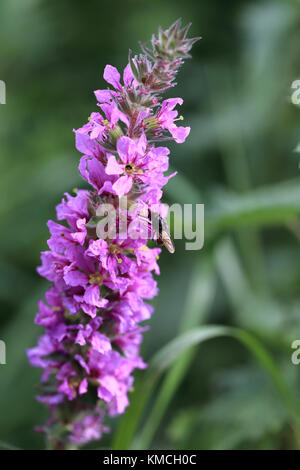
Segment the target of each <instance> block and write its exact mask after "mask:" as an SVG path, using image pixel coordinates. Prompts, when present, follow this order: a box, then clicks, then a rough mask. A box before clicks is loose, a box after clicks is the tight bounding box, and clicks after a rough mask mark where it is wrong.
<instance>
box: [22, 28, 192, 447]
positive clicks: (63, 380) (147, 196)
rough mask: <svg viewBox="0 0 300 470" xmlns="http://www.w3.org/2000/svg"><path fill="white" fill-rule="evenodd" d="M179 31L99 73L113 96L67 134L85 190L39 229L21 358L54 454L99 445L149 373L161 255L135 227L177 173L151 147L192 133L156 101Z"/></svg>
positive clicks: (183, 46)
mask: <svg viewBox="0 0 300 470" xmlns="http://www.w3.org/2000/svg"><path fill="white" fill-rule="evenodd" d="M188 28H189V25H188V26H187V27H185V28H183V29H181V25H180V21H176V22H175V23H174V24H173V25H172V26H171V27H170V28H169V29H167V30H166V31H163V30H161V29H160V30H159V35H158V38H156V37H155V36H153V38H152V49H149V48H146V47H145V46H142V50H143V54H141V55H138V56H134V57H132V55H131V54H130V55H129V63H128V64H127V66H126V67H125V69H124V72H123V77H122V78H121V75H120V73H119V72H118V70H117V69H116V68H115V67H114V66H112V65H107V66H106V67H105V70H104V79H105V80H106V82H107V83H108V84H109V85H110V86H111V87H112V89H104V90H97V91H95V96H96V99H97V101H98V103H97V104H98V111H97V112H93V113H92V114H91V116H90V118H89V121H88V122H87V123H86V124H84V125H83V126H82V127H81V128H80V129H77V130H75V131H74V132H75V144H76V148H77V150H78V151H79V152H80V153H81V154H82V156H81V160H80V163H79V172H80V174H81V176H82V178H83V179H84V180H85V181H86V182H87V183H88V184H89V185H90V189H89V190H79V191H75V196H71V195H69V194H65V198H63V200H62V202H61V203H60V204H59V205H58V206H57V220H58V221H63V223H62V224H60V223H57V222H54V221H49V222H48V227H49V231H50V238H49V240H48V246H49V251H45V252H43V253H42V254H41V266H40V267H39V268H38V273H39V274H40V275H41V276H43V277H44V278H46V279H47V280H49V281H50V282H51V283H52V286H51V287H50V289H49V290H48V292H46V294H45V300H46V301H45V302H44V301H40V302H39V311H38V313H37V315H36V318H35V323H36V324H37V325H40V326H41V327H43V328H44V333H43V335H42V336H41V337H40V338H39V340H38V344H37V346H35V347H33V348H31V349H29V350H28V351H27V354H28V359H29V361H30V364H31V365H32V366H35V367H40V368H42V369H43V374H42V378H41V383H40V387H39V393H38V396H37V397H36V398H37V400H38V401H40V402H42V403H44V404H45V405H46V406H47V408H48V409H49V413H50V418H49V420H48V421H47V423H46V424H45V426H43V427H40V426H39V427H38V428H37V429H38V430H39V431H41V430H42V431H43V432H45V433H46V434H47V437H48V440H49V446H50V447H51V448H52V449H68V448H74V446H81V445H84V444H86V443H88V442H90V441H92V440H99V439H100V438H101V435H102V434H103V433H107V432H108V431H109V429H108V428H107V427H106V426H105V425H104V424H103V423H104V420H105V418H106V416H107V415H109V416H115V415H118V414H121V413H123V412H124V410H125V409H126V407H127V406H128V404H129V399H128V393H129V391H130V390H131V388H132V385H133V376H132V373H133V371H134V370H135V369H144V368H145V367H146V364H145V363H144V362H143V360H142V358H141V357H140V355H139V349H140V344H141V342H142V333H143V332H144V331H145V329H146V328H145V327H142V326H140V322H142V321H144V320H147V319H149V318H150V316H151V314H152V312H153V308H152V307H151V306H150V305H149V304H148V303H147V301H148V300H151V299H153V297H154V296H155V295H157V292H158V289H157V285H156V281H155V280H154V278H153V274H156V275H158V274H159V267H158V264H157V259H158V257H159V254H160V251H161V250H160V249H159V248H149V247H147V238H148V232H149V227H148V225H146V227H145V226H144V227H142V226H141V217H140V214H139V211H141V212H142V213H144V214H146V219H147V217H148V214H149V213H151V211H154V209H153V208H154V207H155V208H156V209H155V212H156V213H157V214H159V215H161V216H163V217H164V216H165V214H166V206H165V205H164V204H162V203H161V202H160V199H161V197H162V188H163V186H164V185H165V184H166V183H167V182H168V180H169V178H171V177H172V176H174V175H175V174H176V173H173V174H172V175H165V172H166V171H167V170H168V167H169V153H170V152H169V149H168V148H166V147H162V146H155V143H156V142H164V141H166V140H172V139H173V140H174V141H175V142H178V143H182V142H184V141H185V139H186V137H187V136H188V134H189V132H190V128H189V127H182V126H178V125H177V124H176V123H177V121H179V120H182V117H181V116H180V117H178V112H177V111H176V109H175V107H176V106H177V105H180V106H181V105H182V103H183V100H182V99H181V98H170V99H167V100H164V101H162V99H161V93H162V92H163V91H165V90H167V89H168V88H170V87H172V86H174V85H175V82H174V80H175V77H176V74H177V72H178V69H179V67H180V66H181V65H182V64H183V61H184V59H185V58H187V57H189V51H190V49H191V47H192V45H193V43H194V42H195V41H196V40H197V38H195V39H188V38H187V37H186V35H187V31H188ZM123 196H126V198H127V199H126V200H127V201H128V203H127V204H128V205H127V206H126V211H127V214H126V220H127V223H129V229H128V232H126V233H125V236H121V235H124V234H123V233H121V229H120V227H121V209H120V207H121V206H120V204H119V197H123ZM107 205H110V207H111V208H112V209H113V211H112V212H115V214H117V215H116V216H115V219H114V221H115V226H116V229H117V230H116V232H109V231H108V232H107V233H106V236H105V237H104V236H102V232H101V233H100V232H99V230H98V229H99V227H100V228H101V227H102V230H103V229H104V228H106V226H107V224H108V223H107V222H105V223H104V224H103V220H104V218H105V213H104V212H101V210H102V208H103V207H104V206H105V207H106V206H107ZM122 210H123V209H122ZM101 224H102V225H101ZM118 229H120V230H118ZM103 233H104V232H103ZM134 233H135V236H133V234H134Z"/></svg>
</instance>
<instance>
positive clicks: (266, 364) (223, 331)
mask: <svg viewBox="0 0 300 470" xmlns="http://www.w3.org/2000/svg"><path fill="white" fill-rule="evenodd" d="M222 336H227V337H231V338H234V339H237V340H238V341H240V342H241V343H242V344H243V345H244V346H245V347H246V348H247V349H248V350H249V351H250V352H251V353H252V354H253V355H254V357H255V358H256V359H257V360H258V362H259V363H260V364H261V366H262V367H263V369H264V370H265V372H266V374H267V375H268V376H269V377H270V378H271V379H272V381H273V383H274V385H275V387H276V389H277V391H278V394H279V396H280V397H281V399H282V401H283V403H284V405H285V406H286V407H287V409H288V410H289V412H290V413H291V415H292V416H293V418H295V417H297V418H298V417H299V408H298V402H297V401H296V398H295V397H294V395H293V393H292V392H291V390H290V389H289V386H288V385H287V383H286V382H285V379H284V377H283V375H282V373H281V371H280V369H279V368H278V367H277V365H276V363H275V361H274V360H273V358H272V356H271V355H270V354H269V352H268V351H267V350H266V349H265V348H264V346H262V344H261V343H260V342H259V341H258V340H257V339H256V338H254V337H253V336H252V335H251V334H250V333H248V332H246V331H243V330H241V329H238V328H232V327H226V326H219V325H208V326H203V327H200V328H197V329H194V330H192V331H188V332H187V333H184V334H183V335H181V336H179V337H177V338H176V339H174V340H173V341H171V342H170V343H168V344H167V345H166V346H164V347H163V348H162V349H161V350H160V351H158V353H156V354H155V356H154V357H153V359H152V361H151V363H150V367H149V370H148V372H147V374H146V377H145V378H144V381H143V383H142V385H141V387H140V389H139V390H138V395H139V396H138V397H136V398H135V400H137V402H136V403H135V405H134V406H133V407H132V409H131V410H130V411H131V413H130V411H129V413H128V416H130V417H133V418H134V421H132V422H131V425H130V428H128V427H126V426H125V424H124V423H125V421H124V423H123V426H122V428H121V431H119V432H118V433H117V436H116V439H115V442H114V444H113V449H122V450H125V449H128V448H129V443H130V442H132V439H133V437H134V433H135V431H136V429H137V426H138V423H139V419H140V416H141V413H142V411H143V408H144V406H145V404H146V402H147V399H148V398H149V396H150V393H151V391H152V390H153V386H154V384H155V383H156V382H157V380H158V379H159V377H160V376H161V374H162V373H163V372H164V371H165V370H166V369H168V367H170V366H171V365H172V364H173V363H174V361H175V360H178V359H179V357H180V356H181V355H182V354H183V353H184V352H185V351H186V350H188V349H189V348H191V347H194V346H196V345H198V344H200V343H202V342H204V341H207V340H209V339H213V338H218V337H222ZM131 406H132V405H131ZM133 409H134V411H132V410H133ZM127 422H128V421H127ZM151 431H152V430H151ZM122 433H124V435H122ZM149 437H150V436H149ZM149 444H150V441H149V440H148V436H145V435H144V436H143V441H141V440H139V442H138V448H143V449H146V448H148V445H149Z"/></svg>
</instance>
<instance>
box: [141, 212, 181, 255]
mask: <svg viewBox="0 0 300 470" xmlns="http://www.w3.org/2000/svg"><path fill="white" fill-rule="evenodd" d="M139 218H140V219H141V220H144V221H145V222H147V223H148V227H149V228H150V229H151V231H152V235H153V236H154V237H156V240H157V244H158V245H160V246H162V245H163V246H164V247H165V248H166V249H167V250H168V252H169V253H172V254H173V253H175V245H174V242H173V240H172V238H171V235H170V230H169V226H168V222H167V221H166V219H164V218H163V217H161V216H160V215H159V214H157V213H156V212H151V211H150V209H149V211H148V218H147V217H145V216H143V215H139Z"/></svg>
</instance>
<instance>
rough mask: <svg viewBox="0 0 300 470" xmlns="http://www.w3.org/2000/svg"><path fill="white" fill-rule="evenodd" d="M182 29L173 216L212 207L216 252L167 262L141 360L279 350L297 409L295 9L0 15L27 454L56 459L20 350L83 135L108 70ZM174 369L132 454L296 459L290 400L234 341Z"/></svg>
mask: <svg viewBox="0 0 300 470" xmlns="http://www.w3.org/2000/svg"><path fill="white" fill-rule="evenodd" d="M178 17H181V18H182V20H183V22H184V23H188V22H190V21H192V23H193V25H192V28H191V35H192V36H199V35H201V36H202V37H203V39H202V40H201V41H200V42H199V43H197V44H196V46H195V47H194V50H193V59H192V60H190V61H187V62H186V64H185V66H184V68H183V69H182V71H181V72H180V74H179V77H178V86H177V88H176V89H174V90H172V91H171V92H170V94H169V95H170V96H182V97H183V98H184V105H183V108H182V113H183V114H184V117H185V123H186V125H191V127H192V131H191V135H190V137H189V138H188V140H187V142H186V143H185V144H183V145H174V146H172V156H171V164H172V167H174V168H175V169H177V170H178V172H179V175H178V176H177V177H176V178H175V179H174V180H172V182H170V184H169V186H168V189H167V191H166V194H165V199H164V200H165V202H168V203H173V202H180V203H189V202H193V203H195V202H198V203H204V204H205V246H204V248H203V249H202V250H201V251H185V249H184V242H183V241H177V244H176V248H177V249H176V254H175V255H174V256H173V255H169V254H168V253H167V252H166V251H164V253H163V255H162V257H161V276H160V279H159V287H160V295H159V297H158V298H157V299H156V300H155V308H156V311H155V314H154V316H153V318H152V320H151V322H150V324H151V330H150V331H149V332H148V333H147V334H146V335H145V343H144V346H143V349H144V352H143V355H144V357H145V358H146V360H149V358H151V357H152V356H153V354H154V353H155V352H157V351H158V350H159V349H160V348H161V347H163V346H164V345H165V344H166V343H168V342H169V341H170V340H172V339H174V338H175V337H177V336H178V334H179V333H180V332H183V331H184V330H187V329H189V328H191V327H193V328H194V327H196V326H197V327H199V326H200V327H201V325H205V324H220V325H229V326H233V327H238V328H241V329H242V330H245V331H247V332H250V333H251V334H252V335H253V336H254V337H256V338H257V339H258V340H259V341H260V343H261V344H262V345H263V347H264V348H265V349H266V350H267V351H269V353H270V354H271V356H272V357H273V359H274V367H275V369H276V374H277V375H279V374H282V377H283V379H282V380H284V381H285V383H286V384H287V385H286V386H287V387H288V390H289V391H290V392H289V393H291V394H295V395H296V396H297V395H298V390H299V385H300V383H299V370H300V369H299V367H300V365H299V366H298V367H297V366H295V365H293V364H292V362H291V353H292V349H291V342H292V341H293V340H295V339H300V326H299V325H300V322H299V320H300V282H299V281H300V252H299V240H300V220H299V219H298V214H299V213H300V175H299V154H298V153H297V152H295V149H296V147H297V145H298V141H300V110H299V109H297V107H296V106H293V105H292V104H291V102H290V96H291V84H292V82H293V81H294V80H295V79H299V78H300V54H299V45H300V2H299V1H296V0H282V1H279V0H278V1H277V0H273V1H264V0H263V1H257V2H254V1H250V0H245V1H241V0H227V1H226V2H224V0H209V1H208V0H202V1H199V0H187V1H184V2H183V1H182V0H164V1H163V2H162V1H158V0H152V1H151V2H149V1H146V0H127V1H126V2H124V1H122V0H115V1H114V2H101V1H97V0H89V1H82V0H81V1H80V0H51V1H46V0H1V3H0V79H1V80H4V81H5V82H6V86H7V104H6V105H0V188H1V197H0V214H1V217H0V224H1V232H0V233H1V244H0V276H1V283H0V307H1V316H0V339H2V340H4V341H5V342H6V346H7V364H6V365H0V440H2V441H5V442H10V443H11V444H13V445H15V446H17V447H21V448H25V449H39V448H43V446H44V442H43V437H42V436H41V435H39V434H36V433H34V431H33V426H34V425H35V424H41V423H43V421H44V419H45V416H46V413H45V410H44V409H43V406H42V405H41V404H39V403H36V402H35V400H34V394H35V393H36V389H35V387H36V384H37V383H38V380H39V376H40V370H38V369H33V368H31V367H29V365H28V363H27V359H26V356H25V350H26V348H28V347H32V346H33V345H34V344H35V341H36V338H37V336H38V334H40V333H41V330H40V329H39V328H38V327H36V326H35V325H33V319H34V315H35V312H36V309H37V301H38V299H39V298H40V297H41V296H42V293H43V291H44V290H45V289H46V287H47V283H46V282H44V281H43V280H42V279H41V278H39V277H38V275H37V274H36V271H35V268H36V266H37V265H38V264H39V253H40V251H41V250H44V249H46V240H47V238H48V231H47V228H46V222H47V220H48V219H49V218H54V217H55V205H56V204H57V203H58V202H59V201H60V199H61V197H62V194H63V193H64V192H65V191H71V190H72V188H73V187H75V186H76V187H85V186H84V182H83V181H82V180H80V178H79V176H78V172H77V164H78V161H79V157H80V155H79V153H78V152H77V151H76V150H75V148H74V135H73V132H72V129H73V128H77V127H80V126H81V125H82V124H83V123H84V122H86V120H87V117H88V116H89V114H90V113H91V112H92V111H93V110H96V102H95V99H94V96H93V90H95V89H99V88H103V87H105V86H106V84H105V83H104V80H103V78H102V74H103V69H104V66H105V65H106V63H110V64H112V65H116V66H117V67H118V68H120V67H123V66H125V65H126V62H127V53H128V49H129V48H132V49H133V51H134V52H138V50H139V49H138V40H142V41H147V40H148V39H149V38H150V37H151V35H152V33H154V32H156V31H157V28H158V26H159V25H161V26H162V27H164V28H166V27H168V26H169V25H170V24H171V23H172V22H173V21H174V20H176V19H177V18H178ZM176 365H177V372H176V369H175V372H174V369H173V374H175V375H176V374H178V375H177V380H175V385H176V386H175V385H174V382H173V385H172V384H171V385H170V383H171V382H172V376H171V375H169V376H168V377H169V379H167V381H166V379H165V376H163V377H162V378H161V379H160V381H159V383H158V387H156V389H155V390H154V392H153V393H152V394H151V397H150V400H149V401H148V403H147V406H146V408H145V412H144V414H143V416H142V419H141V422H140V428H141V430H143V433H142V434H141V436H142V437H143V439H144V440H143V439H142V440H140V442H139V443H137V444H136V446H137V447H138V446H142V447H143V446H146V444H147V446H149V447H150V448H175V449H176V448H181V449H189V448H191V449H293V448H300V425H299V412H298V408H297V407H296V408H297V409H296V410H294V411H292V412H291V411H290V410H289V408H288V407H287V406H286V404H287V403H286V402H287V401H288V400H285V397H286V396H287V394H288V393H287V392H285V391H283V393H281V394H280V393H278V390H277V389H276V386H274V383H273V382H272V380H270V378H269V377H268V374H266V369H265V368H264V367H262V366H261V364H260V363H259V361H257V360H256V359H255V358H254V357H253V355H252V354H251V353H250V352H249V351H248V350H247V348H245V347H244V346H243V345H241V344H240V343H239V342H237V341H236V340H235V339H232V338H225V337H224V338H216V339H211V340H210V341H208V342H204V343H203V344H201V345H200V346H199V347H195V348H193V349H190V350H189V351H188V353H186V354H185V355H184V356H183V358H181V359H180V360H178V361H176V363H175V367H176ZM180 365H181V370H179V369H180ZM173 367H174V366H173ZM178 367H179V369H178ZM170 377H171V378H170ZM168 381H169V382H168ZM162 387H163V388H162ZM279 388H280V387H279ZM161 390H162V392H161ZM164 399H165V402H166V403H163V401H164ZM134 400H135V393H132V396H131V401H132V403H134ZM125 419H127V420H128V419H131V418H130V416H129V415H128V414H127V417H126V416H125ZM151 419H152V421H151ZM149 420H150V421H149ZM119 422H120V420H119V419H114V420H111V422H110V423H109V424H110V425H111V426H112V434H111V435H110V436H106V437H105V439H104V440H103V441H101V443H100V444H99V445H98V444H97V445H98V447H99V446H102V447H106V446H110V445H111V437H112V436H113V435H114V433H115V432H116V430H117V428H118V425H119ZM127 422H128V421H127ZM149 422H150V425H147V423H149ZM125 423H126V421H125ZM145 426H146V428H145ZM147 426H148V428H147ZM149 426H150V428H151V429H149ZM154 431H155V432H154ZM135 442H137V441H135ZM97 445H96V446H97ZM132 445H133V447H134V444H132ZM94 447H95V445H94Z"/></svg>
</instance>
